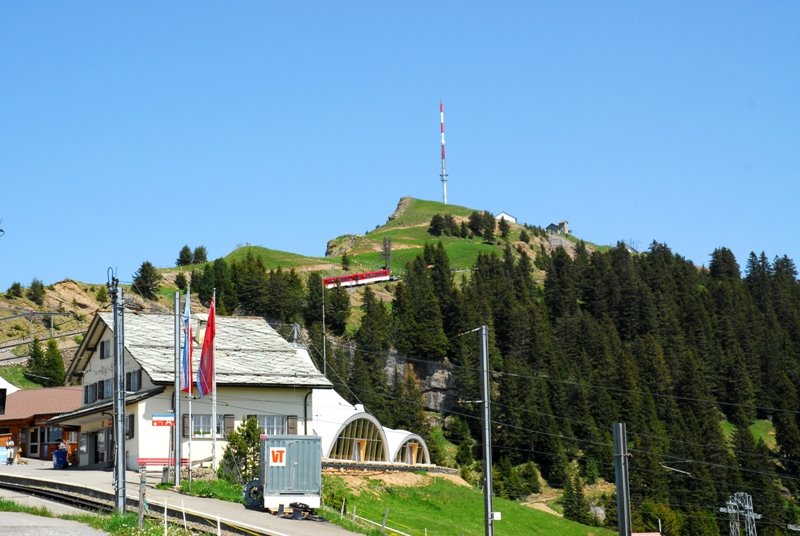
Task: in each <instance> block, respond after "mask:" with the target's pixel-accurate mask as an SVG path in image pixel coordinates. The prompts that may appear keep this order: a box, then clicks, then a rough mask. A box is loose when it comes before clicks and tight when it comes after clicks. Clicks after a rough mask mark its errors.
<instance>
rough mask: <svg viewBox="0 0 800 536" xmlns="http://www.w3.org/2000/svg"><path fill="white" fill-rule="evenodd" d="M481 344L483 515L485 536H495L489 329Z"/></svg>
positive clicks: (483, 331)
mask: <svg viewBox="0 0 800 536" xmlns="http://www.w3.org/2000/svg"><path fill="white" fill-rule="evenodd" d="M479 329H480V342H481V413H482V419H481V421H482V423H483V515H484V535H485V536H492V535H493V534H494V526H493V523H492V521H494V512H492V410H491V407H490V403H491V394H492V390H491V389H490V387H489V328H488V326H486V325H483V326H481V327H480V328H479Z"/></svg>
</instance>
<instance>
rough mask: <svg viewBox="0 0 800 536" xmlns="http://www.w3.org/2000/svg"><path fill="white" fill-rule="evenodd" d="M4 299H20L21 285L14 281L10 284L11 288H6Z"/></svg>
mask: <svg viewBox="0 0 800 536" xmlns="http://www.w3.org/2000/svg"><path fill="white" fill-rule="evenodd" d="M6 297H7V298H8V299H14V298H21V297H22V284H21V283H20V282H19V281H14V282H13V283H11V286H10V287H8V290H6Z"/></svg>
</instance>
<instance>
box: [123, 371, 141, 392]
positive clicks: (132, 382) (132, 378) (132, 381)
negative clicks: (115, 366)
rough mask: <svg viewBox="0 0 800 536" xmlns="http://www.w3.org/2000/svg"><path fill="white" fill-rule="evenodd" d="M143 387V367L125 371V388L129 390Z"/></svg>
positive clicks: (132, 390)
mask: <svg viewBox="0 0 800 536" xmlns="http://www.w3.org/2000/svg"><path fill="white" fill-rule="evenodd" d="M141 388H142V369H139V370H134V371H132V372H126V373H125V390H126V391H128V392H134V391H138V390H139V389H141Z"/></svg>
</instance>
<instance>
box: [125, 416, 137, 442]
mask: <svg viewBox="0 0 800 536" xmlns="http://www.w3.org/2000/svg"><path fill="white" fill-rule="evenodd" d="M135 422H136V415H134V414H133V413H131V414H129V415H127V416H126V417H125V439H133V435H134V434H133V433H134V427H135V424H134V423H135Z"/></svg>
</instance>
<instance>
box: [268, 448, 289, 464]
mask: <svg viewBox="0 0 800 536" xmlns="http://www.w3.org/2000/svg"><path fill="white" fill-rule="evenodd" d="M269 465H270V466H271V467H286V447H270V448H269Z"/></svg>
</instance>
